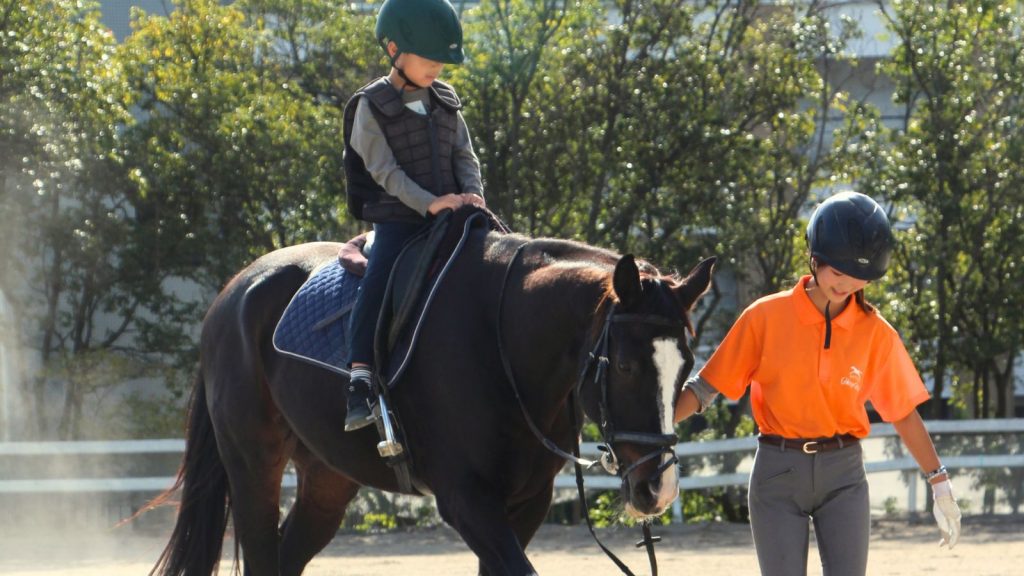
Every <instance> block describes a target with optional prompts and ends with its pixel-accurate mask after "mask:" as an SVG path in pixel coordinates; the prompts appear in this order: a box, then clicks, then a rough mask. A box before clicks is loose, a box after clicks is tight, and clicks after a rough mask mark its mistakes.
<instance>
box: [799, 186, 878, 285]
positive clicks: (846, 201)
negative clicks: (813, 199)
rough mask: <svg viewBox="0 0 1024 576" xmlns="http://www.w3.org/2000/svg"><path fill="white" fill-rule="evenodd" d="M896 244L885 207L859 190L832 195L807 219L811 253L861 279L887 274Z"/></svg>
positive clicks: (812, 255) (844, 272)
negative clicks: (883, 208) (808, 220)
mask: <svg viewBox="0 0 1024 576" xmlns="http://www.w3.org/2000/svg"><path fill="white" fill-rule="evenodd" d="M894 245H895V239H894V238H893V235H892V229H891V227H890V226H889V218H888V217H887V216H886V215H885V211H884V210H882V207H881V206H879V205H878V203H877V202H875V201H874V200H872V199H871V198H870V197H868V196H865V195H864V194H861V193H859V192H840V193H839V194H836V195H834V196H831V197H829V198H828V199H827V200H825V201H824V202H822V203H821V204H819V205H818V208H817V209H815V211H814V214H812V215H811V220H810V222H808V223H807V246H808V248H810V251H811V257H813V258H816V259H818V260H819V261H821V262H824V263H825V264H828V265H829V266H831V267H833V268H835V269H836V270H839V271H840V272H842V273H843V274H846V275H848V276H853V277H854V278H857V279H860V280H878V279H879V278H881V277H882V276H883V275H884V274H885V270H886V269H887V268H888V267H889V258H890V257H891V256H892V250H893V247H894Z"/></svg>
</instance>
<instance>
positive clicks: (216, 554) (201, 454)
mask: <svg viewBox="0 0 1024 576" xmlns="http://www.w3.org/2000/svg"><path fill="white" fill-rule="evenodd" d="M179 489H180V490H181V503H180V505H179V508H178V519H177V521H176V522H175V524H174V531H173V532H172V533H171V539H170V541H169V542H168V543H167V547H166V548H164V551H163V552H162V553H161V554H160V559H159V560H157V563H156V566H154V567H153V570H152V571H150V576H153V575H156V574H159V575H160V576H181V575H186V574H187V575H189V576H191V575H199V574H212V573H213V572H214V570H216V569H217V564H218V563H219V562H220V554H221V548H222V547H223V544H224V531H225V529H226V528H227V524H228V517H229V514H230V508H229V495H228V477H227V473H226V472H225V470H224V464H223V462H221V459H220V454H219V453H218V452H217V442H216V439H215V437H214V433H213V421H212V420H211V419H210V410H209V407H208V406H207V405H206V386H205V384H204V382H203V376H202V374H199V375H198V376H197V377H196V384H195V386H194V387H193V389H192V399H191V401H190V406H189V416H188V431H187V434H186V438H185V456H184V458H183V459H182V464H181V468H180V469H179V470H178V478H177V480H175V482H174V486H172V487H171V488H169V489H168V490H167V491H166V492H164V493H163V494H161V495H159V496H157V497H156V498H155V499H153V501H152V502H150V503H149V504H148V505H147V506H146V509H148V508H152V507H154V506H158V505H160V504H162V503H164V502H165V501H167V500H169V499H170V498H171V497H172V495H173V494H174V493H175V492H177V491H178V490H179ZM236 552H237V551H236Z"/></svg>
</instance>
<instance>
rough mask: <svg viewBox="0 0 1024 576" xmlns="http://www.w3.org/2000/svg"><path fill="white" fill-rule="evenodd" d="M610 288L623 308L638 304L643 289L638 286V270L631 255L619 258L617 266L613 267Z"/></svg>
mask: <svg viewBox="0 0 1024 576" xmlns="http://www.w3.org/2000/svg"><path fill="white" fill-rule="evenodd" d="M612 288H614V289H615V295H616V296H618V297H619V302H621V304H622V307H623V308H629V307H631V306H633V305H634V304H636V303H638V302H640V299H641V298H642V296H643V294H642V292H643V287H642V286H641V285H640V269H639V268H637V265H636V258H634V257H633V255H632V254H626V255H625V256H623V257H622V258H619V262H618V264H616V265H615V276H613V277H612Z"/></svg>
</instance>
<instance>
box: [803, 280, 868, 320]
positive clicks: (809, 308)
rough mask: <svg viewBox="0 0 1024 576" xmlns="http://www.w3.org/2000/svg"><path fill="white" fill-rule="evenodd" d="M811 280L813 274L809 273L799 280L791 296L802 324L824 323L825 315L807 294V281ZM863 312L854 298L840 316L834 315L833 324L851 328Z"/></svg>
mask: <svg viewBox="0 0 1024 576" xmlns="http://www.w3.org/2000/svg"><path fill="white" fill-rule="evenodd" d="M810 280H811V276H810V275H809V274H808V275H807V276H804V277H803V278H801V279H800V280H798V281H797V283H796V286H794V287H793V293H792V295H791V298H792V299H793V306H795V307H796V313H797V316H798V317H799V318H800V323H802V324H824V323H825V315H824V314H822V313H821V311H819V310H818V307H817V306H815V305H814V302H811V297H810V296H808V295H807V290H806V288H807V283H808V282H809V281H810ZM861 314H862V311H861V309H860V306H858V305H857V302H856V301H855V300H852V301H851V302H850V303H849V304H847V305H846V308H844V309H843V311H842V312H841V313H840V314H839V316H833V317H832V325H833V326H839V327H840V328H850V327H851V326H853V324H854V323H855V322H856V321H857V318H858V317H859V316H860V315H861Z"/></svg>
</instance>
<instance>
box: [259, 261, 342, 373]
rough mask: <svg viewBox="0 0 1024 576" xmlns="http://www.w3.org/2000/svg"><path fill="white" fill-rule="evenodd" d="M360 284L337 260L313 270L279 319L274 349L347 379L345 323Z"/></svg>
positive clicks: (275, 331) (275, 332)
mask: <svg viewBox="0 0 1024 576" xmlns="http://www.w3.org/2000/svg"><path fill="white" fill-rule="evenodd" d="M361 282H362V278H361V277H359V276H356V275H355V274H350V273H348V272H346V271H345V269H344V268H342V267H341V263H340V262H338V261H337V260H332V261H331V262H330V263H329V264H326V265H324V266H322V267H320V268H319V269H317V270H315V271H314V272H313V275H312V276H310V277H309V279H308V280H306V283H305V284H303V285H302V287H301V288H299V291H298V292H296V293H295V296H293V297H292V301H291V302H289V303H288V307H287V308H285V311H284V314H282V315H281V320H280V321H279V322H278V323H277V328H276V329H275V330H274V348H276V349H277V351H278V352H280V353H281V354H284V355H286V356H291V357H293V358H297V359H299V360H303V361H305V362H309V363H311V364H314V365H316V366H320V367H322V368H327V369H328V370H331V371H333V372H337V373H339V374H342V375H345V376H348V367H347V366H346V365H345V358H346V357H347V356H348V344H349V343H348V320H349V316H350V315H351V313H352V307H353V305H355V301H356V292H357V291H358V290H359V284H360V283H361Z"/></svg>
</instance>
